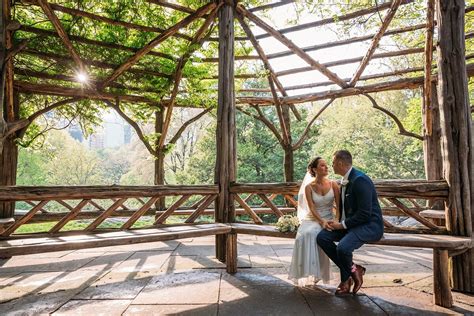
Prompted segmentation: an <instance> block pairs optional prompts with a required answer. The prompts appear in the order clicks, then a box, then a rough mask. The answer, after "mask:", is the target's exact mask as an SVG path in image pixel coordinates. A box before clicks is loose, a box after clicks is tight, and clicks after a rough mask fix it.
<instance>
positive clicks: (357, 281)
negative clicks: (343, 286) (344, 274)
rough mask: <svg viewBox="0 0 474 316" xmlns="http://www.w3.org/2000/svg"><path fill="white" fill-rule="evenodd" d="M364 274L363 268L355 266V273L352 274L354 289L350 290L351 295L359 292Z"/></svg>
mask: <svg viewBox="0 0 474 316" xmlns="http://www.w3.org/2000/svg"><path fill="white" fill-rule="evenodd" d="M364 274H365V268H364V267H363V266H360V265H358V264H356V270H355V272H352V278H353V279H354V289H352V294H357V292H358V291H359V290H360V288H361V286H362V283H364V278H363V277H362V276H363V275H364Z"/></svg>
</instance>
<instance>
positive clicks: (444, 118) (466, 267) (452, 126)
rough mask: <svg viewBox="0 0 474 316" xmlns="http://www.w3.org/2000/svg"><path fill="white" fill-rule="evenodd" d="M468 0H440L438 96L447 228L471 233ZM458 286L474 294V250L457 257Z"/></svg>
mask: <svg viewBox="0 0 474 316" xmlns="http://www.w3.org/2000/svg"><path fill="white" fill-rule="evenodd" d="M464 7H465V3H464V0H436V9H437V25H438V34H439V35H438V36H439V41H438V42H439V45H438V48H437V49H438V101H439V107H440V117H441V142H442V144H443V145H442V146H443V147H442V152H443V173H444V177H445V179H446V181H447V183H448V186H449V197H448V205H447V208H448V210H449V211H450V216H449V219H448V221H447V223H446V224H447V228H448V230H449V231H450V232H451V233H452V234H454V235H461V236H471V237H472V226H473V223H472V220H473V214H472V212H473V209H474V205H473V202H474V199H473V194H474V188H473V170H472V160H473V158H474V157H473V152H472V147H470V145H471V144H472V130H471V113H470V107H469V98H468V90H467V73H466V63H465V43H464V41H465V34H464ZM452 275H453V284H454V289H455V290H459V291H463V292H469V293H474V250H472V249H471V250H470V251H468V252H466V253H464V254H462V255H459V256H456V257H454V258H453V271H452Z"/></svg>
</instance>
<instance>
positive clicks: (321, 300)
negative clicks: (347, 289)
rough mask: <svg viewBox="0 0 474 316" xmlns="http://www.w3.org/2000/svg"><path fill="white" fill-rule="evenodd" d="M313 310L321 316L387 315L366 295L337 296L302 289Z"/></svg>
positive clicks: (312, 289) (311, 289)
mask: <svg viewBox="0 0 474 316" xmlns="http://www.w3.org/2000/svg"><path fill="white" fill-rule="evenodd" d="M300 290H301V293H302V294H303V296H304V297H305V298H306V301H307V302H308V304H309V306H310V307H311V310H312V311H313V312H314V313H315V314H319V315H351V316H355V315H361V316H362V315H364V316H365V315H386V314H385V312H384V311H383V310H382V309H381V308H380V307H378V306H377V304H375V303H374V302H373V301H372V300H371V299H370V298H369V297H367V296H364V295H356V296H353V295H347V296H335V295H334V294H333V292H332V291H331V293H330V294H328V293H324V292H322V291H321V290H317V289H314V288H309V287H304V288H300Z"/></svg>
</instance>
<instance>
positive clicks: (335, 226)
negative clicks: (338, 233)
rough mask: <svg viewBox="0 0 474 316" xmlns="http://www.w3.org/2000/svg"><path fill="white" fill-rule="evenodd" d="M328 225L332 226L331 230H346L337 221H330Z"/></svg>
mask: <svg viewBox="0 0 474 316" xmlns="http://www.w3.org/2000/svg"><path fill="white" fill-rule="evenodd" d="M328 225H329V226H331V229H334V230H340V229H344V226H342V224H341V223H339V222H336V221H329V222H328Z"/></svg>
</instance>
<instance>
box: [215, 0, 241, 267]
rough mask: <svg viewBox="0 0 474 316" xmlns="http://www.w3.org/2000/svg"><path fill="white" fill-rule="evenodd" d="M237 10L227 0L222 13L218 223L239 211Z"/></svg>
mask: <svg viewBox="0 0 474 316" xmlns="http://www.w3.org/2000/svg"><path fill="white" fill-rule="evenodd" d="M234 7H235V2H234V1H233V0H226V1H225V2H224V4H223V5H222V6H221V8H220V9H219V83H218V105H217V132H216V149H217V152H216V168H215V179H214V180H215V183H216V184H217V185H218V186H219V196H218V197H217V199H216V215H215V219H216V222H219V223H228V222H232V221H233V220H234V216H235V207H234V203H233V198H232V196H231V194H230V184H231V183H232V182H235V179H236V166H237V163H236V134H235V93H234ZM225 255H226V236H225V235H218V236H216V257H217V259H218V260H220V261H222V262H224V261H225Z"/></svg>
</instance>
